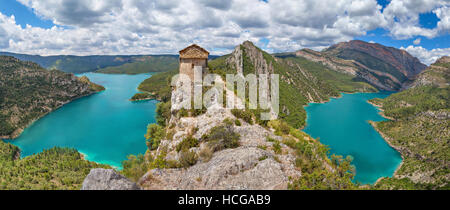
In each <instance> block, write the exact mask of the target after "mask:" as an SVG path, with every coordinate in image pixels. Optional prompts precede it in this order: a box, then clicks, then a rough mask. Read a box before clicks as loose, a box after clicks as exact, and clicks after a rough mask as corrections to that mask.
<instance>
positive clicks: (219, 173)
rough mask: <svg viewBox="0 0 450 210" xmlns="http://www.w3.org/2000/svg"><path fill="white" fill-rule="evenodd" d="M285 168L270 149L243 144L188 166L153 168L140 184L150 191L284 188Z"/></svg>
mask: <svg viewBox="0 0 450 210" xmlns="http://www.w3.org/2000/svg"><path fill="white" fill-rule="evenodd" d="M284 168H285V166H284V165H283V163H280V162H277V161H275V160H274V155H273V154H272V153H270V152H268V151H265V150H262V149H258V148H256V147H239V148H236V149H228V150H223V151H220V152H217V153H216V154H214V157H213V158H212V159H211V160H210V161H209V162H207V163H199V164H197V165H194V166H192V167H190V168H188V169H155V170H152V171H149V172H148V173H147V174H146V175H145V176H143V177H142V178H141V180H140V184H142V186H143V187H144V189H149V190H180V189H183V190H206V189H208V190H282V189H287V183H288V181H289V178H288V175H287V174H286V173H285V171H284ZM298 175H300V172H298Z"/></svg>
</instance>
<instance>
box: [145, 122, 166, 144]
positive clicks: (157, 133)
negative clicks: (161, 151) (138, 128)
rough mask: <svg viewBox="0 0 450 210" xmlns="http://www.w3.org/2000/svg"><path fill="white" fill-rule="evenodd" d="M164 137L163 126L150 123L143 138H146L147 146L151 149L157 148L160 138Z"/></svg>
mask: <svg viewBox="0 0 450 210" xmlns="http://www.w3.org/2000/svg"><path fill="white" fill-rule="evenodd" d="M165 137H166V131H165V130H164V128H163V127H162V126H160V125H157V124H150V125H148V127H147V134H146V135H145V138H146V140H147V142H146V143H147V147H148V149H149V150H151V151H153V150H156V149H158V147H159V144H160V143H161V140H162V139H164V138H165Z"/></svg>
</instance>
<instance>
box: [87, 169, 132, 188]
mask: <svg viewBox="0 0 450 210" xmlns="http://www.w3.org/2000/svg"><path fill="white" fill-rule="evenodd" d="M81 190H140V188H139V187H138V186H137V185H136V183H133V182H131V181H130V180H128V179H127V178H125V177H124V176H122V175H120V174H118V173H117V172H115V171H114V170H112V169H101V168H97V169H92V170H91V172H90V173H89V174H88V175H87V177H86V178H85V179H84V181H83V186H82V188H81Z"/></svg>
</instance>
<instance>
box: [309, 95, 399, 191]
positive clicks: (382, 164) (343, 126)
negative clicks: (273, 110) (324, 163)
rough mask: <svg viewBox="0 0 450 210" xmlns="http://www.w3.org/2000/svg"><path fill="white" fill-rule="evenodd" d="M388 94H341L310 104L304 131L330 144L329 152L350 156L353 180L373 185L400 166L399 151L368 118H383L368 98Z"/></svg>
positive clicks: (383, 96) (384, 96) (381, 96)
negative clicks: (334, 97)
mask: <svg viewBox="0 0 450 210" xmlns="http://www.w3.org/2000/svg"><path fill="white" fill-rule="evenodd" d="M387 96H389V94H388V93H382V92H381V93H357V94H343V95H342V98H337V99H331V101H330V102H328V103H324V104H316V103H313V104H310V105H309V106H308V107H306V111H307V113H308V119H307V127H306V128H305V129H304V131H305V132H306V133H308V134H310V135H311V136H312V137H314V138H320V142H321V143H323V144H325V145H328V146H329V147H330V153H331V154H337V155H343V156H344V157H345V156H347V155H351V156H352V157H353V158H354V160H353V165H355V167H356V177H355V181H356V182H359V183H361V184H373V183H375V182H376V181H377V180H378V179H379V178H381V177H392V175H393V174H394V172H395V170H396V169H397V168H398V166H399V165H400V163H401V161H402V158H401V155H400V153H398V152H397V151H396V150H394V149H393V148H392V147H390V146H389V145H388V144H387V143H386V141H385V140H384V139H383V138H382V137H381V135H380V134H379V133H378V132H377V131H376V130H375V129H374V128H373V127H372V125H370V124H369V122H368V121H375V122H378V121H383V120H386V119H385V118H383V117H382V116H380V115H379V112H380V110H379V109H378V108H376V107H374V106H372V105H371V104H369V103H367V101H368V100H370V99H373V98H386V97H387Z"/></svg>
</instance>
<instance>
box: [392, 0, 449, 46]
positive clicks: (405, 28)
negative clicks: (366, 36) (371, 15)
mask: <svg viewBox="0 0 450 210" xmlns="http://www.w3.org/2000/svg"><path fill="white" fill-rule="evenodd" d="M447 6H450V1H448V0H392V1H391V2H390V3H389V5H388V6H387V7H386V8H385V9H384V11H383V15H384V17H385V18H386V20H387V21H388V25H387V27H385V28H387V29H388V30H389V31H390V34H391V35H392V36H393V37H394V38H396V39H409V38H413V37H415V36H425V37H427V38H434V37H436V36H438V35H442V34H443V32H444V30H442V29H439V27H437V28H434V29H428V28H424V27H422V26H420V24H419V15H420V14H423V13H427V12H433V13H435V14H436V16H437V17H438V18H439V17H440V16H441V17H444V16H447V17H448V16H449V14H448V13H450V12H448V8H447ZM438 13H439V14H438ZM441 19H442V18H441ZM446 23H448V19H447V20H441V21H440V22H439V23H438V25H439V24H440V25H442V26H441V27H442V28H447V29H448V28H449V27H448V25H446Z"/></svg>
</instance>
